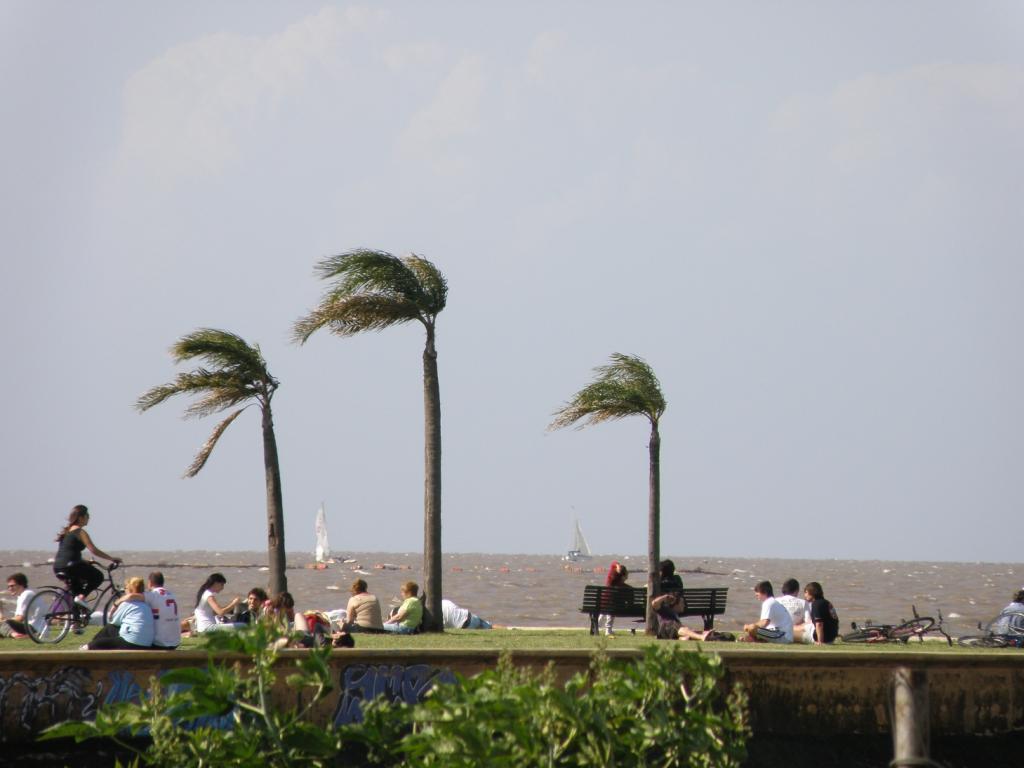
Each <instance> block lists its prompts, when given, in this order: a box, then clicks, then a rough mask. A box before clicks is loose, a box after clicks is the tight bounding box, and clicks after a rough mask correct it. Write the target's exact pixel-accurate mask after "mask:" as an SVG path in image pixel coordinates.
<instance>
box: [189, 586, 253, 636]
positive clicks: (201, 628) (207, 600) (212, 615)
mask: <svg viewBox="0 0 1024 768" xmlns="http://www.w3.org/2000/svg"><path fill="white" fill-rule="evenodd" d="M227 583H228V580H227V579H226V578H224V574H223V573H211V574H210V576H209V577H208V578H207V579H206V581H204V582H203V586H201V587H200V588H199V591H198V592H196V610H195V613H194V616H195V623H196V633H198V634H200V635H201V634H203V633H204V632H215V631H218V630H226V629H241V628H242V627H244V626H245V624H238V623H221V620H222V619H224V618H225V617H226V616H228V615H229V614H230V613H231V611H232V610H234V607H235V606H236V605H238V604H239V603H240V602H241V600H240V599H239V598H237V597H234V598H232V599H231V602H229V603H227V604H225V605H221V604H220V601H218V600H217V595H219V594H220V593H221V592H222V591H223V589H224V587H225V586H226V585H227Z"/></svg>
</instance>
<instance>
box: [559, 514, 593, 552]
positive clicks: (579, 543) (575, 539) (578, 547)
mask: <svg viewBox="0 0 1024 768" xmlns="http://www.w3.org/2000/svg"><path fill="white" fill-rule="evenodd" d="M590 558H591V554H590V545H589V544H588V543H587V537H586V536H584V535H583V526H582V525H580V521H579V518H577V519H576V524H575V525H574V526H573V531H572V543H571V544H570V546H569V551H568V552H566V553H565V556H564V557H563V558H562V559H563V560H568V561H569V562H570V563H575V562H578V561H580V560H589V559H590Z"/></svg>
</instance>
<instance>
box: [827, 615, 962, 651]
mask: <svg viewBox="0 0 1024 768" xmlns="http://www.w3.org/2000/svg"><path fill="white" fill-rule="evenodd" d="M910 609H911V610H912V611H913V612H914V618H913V619H910V620H905V621H902V622H901V623H899V624H873V623H871V620H870V619H868V623H867V624H862V625H860V626H858V625H857V622H855V621H854V622H852V623H851V624H850V627H851V628H852V629H853V632H849V633H847V634H845V635H843V636H842V640H843V642H844V643H889V642H899V643H904V644H906V643H908V642H910V640H911V638H914V637H916V638H917V639H918V640H920V641H921V642H922V643H923V642H924V636H925V635H927V634H930V633H933V632H938V633H939V634H940V635H942V636H943V637H944V638H946V643H947V644H948V645H950V646H952V645H953V638H951V637H950V636H949V635H948V634H947V633H946V631H945V630H944V629H943V628H942V611H939V612H938V616H939V619H938V621H936V620H935V619H933V618H932V617H931V616H920V615H919V614H918V613H917V607H916V606H914V605H911V606H910Z"/></svg>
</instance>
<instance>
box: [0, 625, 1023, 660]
mask: <svg viewBox="0 0 1024 768" xmlns="http://www.w3.org/2000/svg"><path fill="white" fill-rule="evenodd" d="M98 631H99V628H98V627H89V628H88V629H87V630H86V631H85V633H84V634H81V635H74V634H69V635H68V636H67V637H66V638H65V639H64V640H63V641H61V642H60V643H57V644H55V645H38V644H36V643H33V642H32V641H31V640H27V639H26V640H10V639H0V651H25V652H42V653H45V652H48V651H73V650H77V649H78V647H79V646H80V645H82V644H83V643H86V642H88V640H89V639H90V638H91V637H92V636H93V635H95V634H96V632H98ZM355 639H356V648H365V649H372V650H378V649H403V650H426V649H429V650H448V651H455V650H467V649H475V650H531V651H563V650H596V649H598V648H609V649H615V648H622V649H626V648H642V647H643V646H645V645H648V644H650V643H654V642H658V641H657V640H655V639H654V638H651V637H647V636H645V635H643V634H641V633H639V632H638V633H637V634H636V635H631V634H630V633H629V632H628V631H626V632H619V633H617V634H616V635H615V636H614V637H613V638H606V637H604V636H598V637H594V636H591V635H590V634H588V633H587V630H585V629H578V630H573V629H530V630H524V629H494V630H460V631H454V632H444V633H433V634H423V635H377V634H372V635H370V634H358V635H355ZM686 645H687V646H691V647H693V648H694V649H697V648H698V647H700V648H701V649H703V650H707V651H716V652H717V651H730V650H744V651H755V652H759V653H790V654H803V653H833V652H835V651H839V650H842V651H853V652H858V653H859V652H883V653H906V652H907V651H919V652H925V653H958V654H960V653H966V654H977V653H984V654H993V653H1008V654H1014V653H1016V654H1021V653H1024V651H1022V650H1021V649H1016V648H999V649H985V648H982V649H974V648H963V647H960V646H957V645H956V644H955V643H954V645H953V647H952V648H950V647H949V646H947V645H946V643H945V642H935V641H932V640H929V641H928V642H924V643H921V642H917V641H912V642H911V643H909V644H907V645H902V644H900V643H883V644H872V645H866V644H861V643H846V644H844V643H842V642H837V643H836V644H835V645H832V646H827V647H824V648H818V647H816V646H813V645H771V644H766V643H728V642H726V643H722V642H717V643H695V642H692V641H691V642H687V643H686ZM202 646H203V640H202V638H194V637H192V638H185V639H184V640H183V641H182V644H181V647H182V648H183V649H193V650H197V649H200V648H202Z"/></svg>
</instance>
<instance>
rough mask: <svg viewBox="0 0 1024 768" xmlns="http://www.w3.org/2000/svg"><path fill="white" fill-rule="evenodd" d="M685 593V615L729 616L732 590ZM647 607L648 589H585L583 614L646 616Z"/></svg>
mask: <svg viewBox="0 0 1024 768" xmlns="http://www.w3.org/2000/svg"><path fill="white" fill-rule="evenodd" d="M676 594H681V595H682V596H683V600H684V603H685V606H686V608H685V610H684V611H682V613H681V615H683V616H712V615H715V616H718V615H721V614H723V613H725V604H726V601H727V599H728V597H729V588H728V587H697V588H693V589H684V590H682V591H681V592H678V591H677V592H676ZM646 605H647V587H605V586H603V585H600V584H587V585H586V586H584V587H583V605H582V606H580V610H581V611H583V612H585V613H586V612H589V611H598V612H604V613H612V612H626V611H635V610H640V611H641V613H643V610H644V609H645V607H646Z"/></svg>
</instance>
